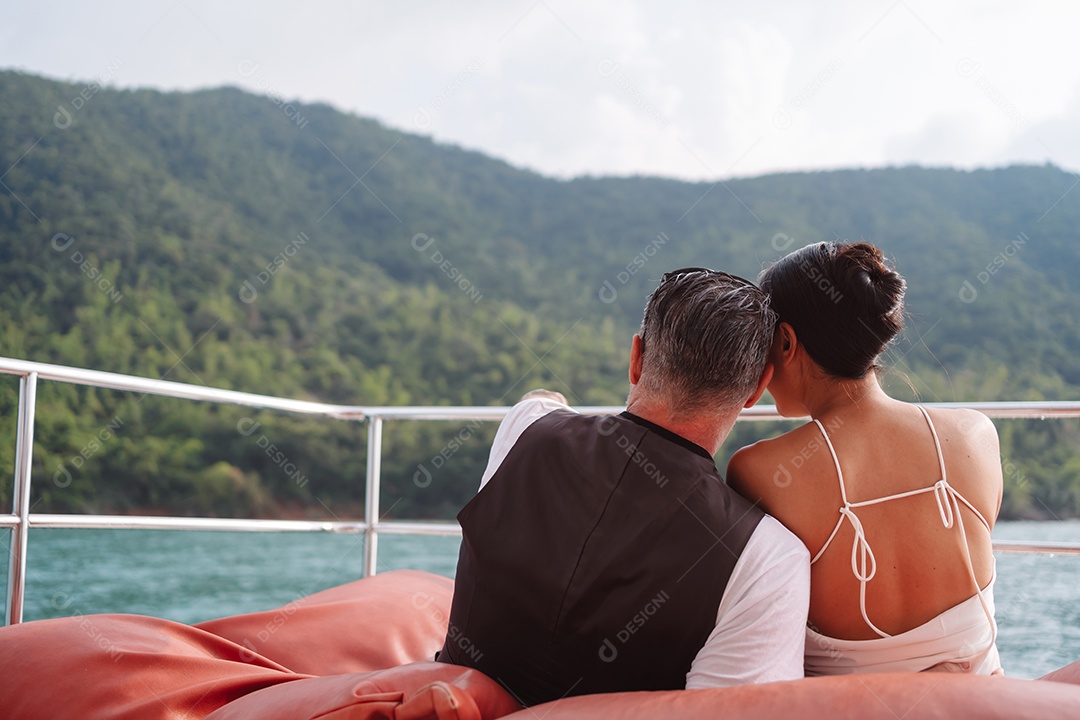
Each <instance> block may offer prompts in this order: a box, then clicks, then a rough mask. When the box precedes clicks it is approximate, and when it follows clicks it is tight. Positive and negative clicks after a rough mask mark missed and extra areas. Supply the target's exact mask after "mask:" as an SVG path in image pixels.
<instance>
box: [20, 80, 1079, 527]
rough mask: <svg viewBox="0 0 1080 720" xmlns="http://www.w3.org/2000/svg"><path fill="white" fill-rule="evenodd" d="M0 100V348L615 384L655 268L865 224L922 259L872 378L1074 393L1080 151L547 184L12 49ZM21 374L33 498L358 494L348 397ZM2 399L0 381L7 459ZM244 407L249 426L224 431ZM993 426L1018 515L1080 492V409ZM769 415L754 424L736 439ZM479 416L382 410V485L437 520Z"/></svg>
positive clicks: (772, 249)
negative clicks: (243, 404)
mask: <svg viewBox="0 0 1080 720" xmlns="http://www.w3.org/2000/svg"><path fill="white" fill-rule="evenodd" d="M0 99H2V104H0V166H2V167H0V171H3V170H6V172H4V173H3V175H2V176H0V355H3V356H8V357H17V358H26V359H32V360H41V361H48V362H57V363H63V364H70V365H75V366H80V367H89V368H94V369H100V370H109V371H116V372H125V373H133V374H137V375H142V376H147V377H154V378H157V377H165V378H166V379H170V380H179V381H184V382H192V383H204V384H207V385H211V386H218V387H228V388H234V389H240V390H247V391H252V392H264V393H270V394H277V395H285V396H291V397H298V398H313V399H319V400H324V401H328V402H337V403H350V404H360V405H399V404H477V405H489V404H495V405H500V404H509V403H512V402H513V401H514V400H516V399H517V397H519V396H520V395H521V394H522V392H524V391H525V390H528V389H530V388H532V387H535V386H537V385H545V386H548V387H553V388H555V389H559V390H562V391H563V392H566V393H567V394H568V396H569V397H571V399H572V400H573V401H574V402H575V403H576V404H590V405H593V404H619V403H621V402H622V401H623V400H624V398H625V392H626V380H625V362H626V353H627V350H628V347H629V339H630V335H631V334H632V333H633V331H634V329H635V327H636V324H637V322H638V320H639V317H640V312H641V307H642V305H643V301H644V298H645V295H646V294H647V293H648V292H649V290H650V289H651V288H652V287H653V286H654V285H655V282H656V280H657V279H658V277H659V276H660V274H661V273H663V272H664V271H665V270H669V269H672V268H675V267H679V266H684V265H708V266H712V267H720V268H724V269H727V270H730V271H733V272H736V273H739V274H741V275H744V276H747V277H754V276H755V275H756V274H757V272H758V271H759V270H760V268H761V267H762V265H763V264H766V263H768V262H769V261H771V260H773V259H776V258H777V257H779V256H781V255H782V254H784V253H785V252H787V251H789V250H792V249H795V248H797V247H800V246H801V245H804V244H806V243H809V242H813V241H815V240H821V239H833V238H846V239H858V238H865V239H868V240H870V241H872V242H875V243H876V244H878V245H879V246H881V247H882V248H884V250H885V251H886V253H887V254H888V255H889V256H891V257H892V258H894V260H895V263H896V265H897V267H898V269H899V270H900V271H901V272H902V273H903V274H904V275H905V276H906V277H907V279H908V283H909V293H908V303H909V305H908V308H909V312H910V318H909V328H908V330H907V331H906V334H905V336H904V337H903V338H902V339H901V341H900V342H899V343H898V344H897V345H896V347H895V348H893V349H892V350H891V351H890V353H889V355H888V357H887V364H888V365H890V366H891V367H892V368H893V369H894V372H893V373H892V374H891V375H890V378H889V380H888V385H889V389H890V392H893V393H894V394H897V395H901V396H904V397H919V398H921V399H923V400H926V401H936V400H961V401H962V400H1021V399H1075V398H1077V397H1078V396H1080V352H1078V351H1080V325H1078V324H1077V323H1074V322H1073V320H1072V318H1073V317H1074V316H1075V315H1076V314H1077V311H1078V310H1080V302H1078V300H1077V294H1076V290H1077V279H1076V275H1075V273H1076V270H1077V269H1078V267H1080V263H1078V259H1080V247H1078V245H1077V242H1076V240H1077V232H1078V231H1077V228H1078V227H1080V189H1077V188H1076V185H1077V184H1078V183H1080V180H1078V178H1077V177H1076V176H1075V175H1073V174H1071V173H1069V172H1066V171H1063V170H1061V169H1058V168H1055V167H1052V166H1046V167H1011V168H1004V169H997V170H981V171H974V172H961V171H955V170H948V169H926V168H918V167H908V168H891V169H883V170H872V171H869V170H850V171H836V172H821V173H800V174H784V175H772V176H768V177H761V178H755V179H746V180H728V181H723V182H716V183H715V184H714V183H687V182H677V181H672V180H663V179H657V178H579V179H575V180H571V181H560V180H554V179H550V178H545V177H542V176H539V175H537V174H534V173H530V172H526V171H522V170H519V169H516V168H513V167H511V166H509V165H507V164H506V163H503V162H501V161H498V160H495V159H492V158H488V157H485V156H483V155H481V154H478V153H475V152H469V151H465V150H462V149H459V148H455V147H449V146H445V145H439V144H436V143H433V142H432V141H431V140H429V139H426V138H424V137H419V136H415V135H410V134H406V133H402V132H399V131H396V130H393V129H390V128H386V127H384V126H382V125H380V124H378V123H376V122H374V121H372V120H367V119H363V118H358V117H355V116H352V115H347V114H344V113H341V112H338V111H336V110H334V109H333V108H330V107H327V106H324V105H305V104H299V103H290V102H286V101H283V100H281V99H280V98H270V97H260V96H255V95H250V94H247V93H244V92H241V91H239V90H236V89H231V88H223V89H218V90H208V91H200V92H194V93H161V92H157V91H150V90H137V91H117V90H112V89H106V88H100V87H98V86H96V85H94V84H92V83H91V84H89V85H79V84H67V83H60V82H54V81H51V80H46V79H42V78H37V77H33V76H29V75H24V74H20V73H15V72H0ZM39 393H40V400H39V403H40V404H39V410H38V420H37V436H36V443H35V466H34V470H35V493H34V502H35V503H36V505H35V511H39V512H47V511H49V510H56V511H61V510H71V509H90V510H94V511H100V512H107V511H120V512H123V511H132V510H138V511H156V510H167V511H169V512H175V513H193V514H215V513H224V512H239V513H242V514H244V513H254V514H258V515H269V514H281V513H289V514H307V515H319V516H321V515H326V514H329V513H334V514H338V515H342V516H347V515H351V516H355V514H356V513H357V511H358V510H357V508H358V507H359V504H360V501H361V498H362V485H363V473H364V451H363V437H364V435H363V427H362V426H359V425H356V424H352V423H344V422H335V421H312V420H310V419H303V418H297V417H290V416H283V415H277V414H272V413H260V414H257V415H251V413H249V412H247V411H244V410H242V409H239V408H216V407H211V406H207V405H202V404H197V403H180V402H175V403H174V402H168V401H164V400H159V399H156V398H152V397H145V398H143V397H139V396H137V395H131V394H124V393H113V392H107V391H92V390H87V389H81V388H75V387H71V386H66V385H60V384H54V383H45V384H43V386H42V388H41V389H40V391H39ZM16 404H17V392H16V384H15V383H14V382H13V381H12V380H11V379H10V378H9V379H7V380H2V381H0V462H2V464H0V471H3V468H4V467H6V468H8V470H7V471H6V472H9V473H10V468H11V466H12V462H13V460H12V456H13V449H14V442H13V437H14V431H15V420H14V408H15V406H16ZM249 416H250V417H253V418H254V420H256V421H258V422H260V423H261V425H259V429H258V430H257V431H256V432H254V433H253V434H245V433H244V432H241V431H238V429H237V424H238V422H240V421H241V420H242V419H244V418H246V417H249ZM998 426H999V429H1000V430H1001V433H1002V440H1003V454H1004V457H1005V461H1006V474H1007V481H1006V484H1007V498H1006V506H1005V514H1006V515H1007V516H1012V517H1018V516H1032V517H1053V516H1060V517H1064V516H1077V515H1080V445H1078V443H1077V441H1078V440H1080V427H1078V425H1077V423H1076V422H1075V421H1061V422H1059V421H1052V422H1039V421H1007V422H1001V423H999V425H998ZM246 427H252V425H250V424H248V425H246ZM780 427H781V426H779V425H761V424H751V423H746V424H742V425H740V426H739V428H738V431H737V433H735V435H734V436H733V437H732V439H731V440H730V441H729V443H728V446H726V447H725V453H730V452H731V451H732V450H733V449H734V448H735V447H737V446H739V445H741V444H744V443H746V442H749V441H752V440H753V439H755V438H757V437H760V436H762V434H765V433H773V432H776V431H777V430H778V429H780ZM492 431H493V428H492V427H491V426H489V425H482V426H477V425H475V424H469V423H456V424H455V423H446V424H442V425H430V424H419V423H405V422H402V423H393V424H390V425H389V426H388V428H387V438H386V441H385V447H386V460H385V466H384V478H385V487H384V507H388V508H392V509H391V511H390V513H391V515H395V516H408V517H416V516H419V517H441V518H446V517H451V516H452V515H453V513H454V512H455V511H456V509H457V507H459V506H460V504H461V503H462V502H463V501H464V499H465V498H467V497H468V494H469V493H470V492H471V491H472V489H473V488H474V487H475V483H476V482H477V480H478V477H479V471H480V469H481V468H482V463H483V461H484V458H485V456H486V445H487V443H488V442H489V440H490V437H491V433H492ZM271 445H272V446H273V447H274V448H275V451H274V452H271V451H270V450H269V446H271ZM436 458H439V459H438V460H436ZM723 459H724V458H721V461H723ZM433 461H434V462H433ZM421 465H423V466H424V468H425V469H426V470H427V471H428V472H430V473H431V477H430V479H426V478H425V479H424V480H423V481H417V480H416V479H415V474H416V472H417V470H418V468H419V467H420V466H421ZM9 477H10V474H9ZM9 492H10V488H9V487H8V483H0V502H7V501H8V499H7V495H8V494H9Z"/></svg>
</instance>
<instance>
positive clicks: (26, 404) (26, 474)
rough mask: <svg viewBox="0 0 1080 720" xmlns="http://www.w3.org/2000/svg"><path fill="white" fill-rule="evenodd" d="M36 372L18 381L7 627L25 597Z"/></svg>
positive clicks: (18, 617) (15, 619)
mask: <svg viewBox="0 0 1080 720" xmlns="http://www.w3.org/2000/svg"><path fill="white" fill-rule="evenodd" d="M37 379H38V376H37V373H35V372H32V373H30V374H28V375H24V376H23V377H22V378H21V379H20V380H19V421H18V428H17V430H16V439H15V492H14V494H13V497H12V509H11V511H12V513H13V514H15V515H16V517H17V524H16V526H15V527H13V528H12V529H11V558H10V559H9V561H8V582H7V603H6V606H5V607H6V608H7V618H6V624H8V625H14V624H16V623H21V622H22V618H23V599H24V598H25V597H26V544H27V542H28V541H29V539H30V471H31V468H32V466H33V460H34V411H35V409H36V407H37Z"/></svg>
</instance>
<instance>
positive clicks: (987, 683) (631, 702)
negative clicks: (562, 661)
mask: <svg viewBox="0 0 1080 720" xmlns="http://www.w3.org/2000/svg"><path fill="white" fill-rule="evenodd" d="M587 717H596V718H611V717H617V718H623V719H625V720H639V719H640V720H655V719H656V718H672V717H677V718H681V719H683V720H693V719H695V718H701V719H702V720H705V719H706V718H709V719H710V720H711V719H712V718H717V717H723V718H724V719H725V720H762V718H774V717H776V718H783V717H795V718H798V719H799V720H816V719H817V718H822V719H825V718H827V719H828V720H841V719H843V718H852V719H853V720H855V719H858V720H863V719H864V718H881V719H882V720H896V718H904V720H922V719H927V718H940V720H954V719H955V718H986V719H988V720H995V719H997V718H1000V719H1001V720H1024V719H1025V718H1031V719H1032V720H1076V718H1078V717H1080V688H1076V687H1072V686H1070V685H1064V684H1059V683H1048V682H1040V681H1037V680H1021V679H1017V678H1000V677H985V676H973V675H962V674H952V673H907V674H899V673H897V674H876V675H846V676H836V677H820V678H807V679H804V680H794V681H790V682H783V683H768V684H764V685H741V686H738V687H730V688H717V689H710V690H669V691H662V692H625V693H613V694H610V695H582V696H578V697H570V698H566V699H564V700H555V701H553V702H549V703H544V704H543V705H536V706H534V707H531V708H528V709H526V710H524V711H520V712H517V713H514V714H513V715H508V716H507V718H506V720H537V718H544V720H571V719H572V720H579V719H580V718H587Z"/></svg>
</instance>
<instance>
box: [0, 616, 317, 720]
mask: <svg viewBox="0 0 1080 720" xmlns="http://www.w3.org/2000/svg"><path fill="white" fill-rule="evenodd" d="M241 649H242V648H240V647H238V646H237V645H235V644H234V643H231V642H229V641H227V640H224V639H222V638H219V637H217V636H216V635H211V634H210V633H207V632H203V631H202V630H197V629H195V628H192V627H189V626H187V625H182V624H180V623H175V622H170V621H168V620H160V619H158V618H151V617H142V616H137V615H86V616H75V617H69V618H58V619H55V620H37V621H34V622H28V623H23V624H20V625H12V626H10V627H5V628H0V715H2V716H3V717H5V718H18V719H19V720H57V718H79V720H158V719H159V718H160V720H175V718H177V717H181V716H182V717H185V718H201V717H203V716H204V715H207V714H209V713H211V712H213V711H214V710H216V709H218V708H219V707H222V706H224V705H226V704H227V703H230V702H232V701H233V700H236V699H237V698H240V697H243V696H245V695H247V694H249V693H251V692H254V691H256V690H262V689H264V688H267V687H270V686H273V685H276V684H278V683H283V682H288V681H290V680H296V679H299V678H304V677H306V676H304V675H296V674H294V673H290V672H288V671H287V670H286V669H285V668H283V667H281V666H280V665H278V664H277V663H274V662H272V661H270V660H267V659H266V658H262V657H259V656H253V657H251V658H250V661H249V662H247V663H240V662H236V661H235V660H232V659H227V658H235V657H236V655H237V652H238V651H239V650H241ZM178 713H182V715H179V714H178Z"/></svg>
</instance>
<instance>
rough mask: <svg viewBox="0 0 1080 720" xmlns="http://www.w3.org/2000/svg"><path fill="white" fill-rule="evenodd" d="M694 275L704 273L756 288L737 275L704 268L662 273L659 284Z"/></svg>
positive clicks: (686, 268) (680, 269) (681, 269)
mask: <svg viewBox="0 0 1080 720" xmlns="http://www.w3.org/2000/svg"><path fill="white" fill-rule="evenodd" d="M696 273H705V274H707V275H715V276H717V277H724V278H728V279H729V280H735V281H737V282H739V283H742V284H743V285H749V286H750V287H752V288H756V287H757V285H755V284H754V283H752V282H750V281H749V280H747V279H746V278H741V277H739V276H738V275H732V274H731V273H727V272H724V271H723V270H711V269H709V268H704V267H685V268H679V269H678V270H672V271H670V272H666V273H664V274H663V275H661V276H660V282H661V283H666V282H667V281H668V280H674V279H675V278H677V277H679V276H680V275H694V274H696Z"/></svg>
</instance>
